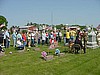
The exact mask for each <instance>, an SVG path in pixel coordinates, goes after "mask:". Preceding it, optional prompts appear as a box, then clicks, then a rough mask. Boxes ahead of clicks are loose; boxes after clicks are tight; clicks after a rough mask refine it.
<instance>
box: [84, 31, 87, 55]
mask: <svg viewBox="0 0 100 75" xmlns="http://www.w3.org/2000/svg"><path fill="white" fill-rule="evenodd" d="M87 36H88V35H87V33H86V30H83V41H84V47H83V50H84V53H86V44H87Z"/></svg>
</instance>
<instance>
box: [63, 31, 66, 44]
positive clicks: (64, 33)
mask: <svg viewBox="0 0 100 75" xmlns="http://www.w3.org/2000/svg"><path fill="white" fill-rule="evenodd" d="M63 39H64V45H66V32H65V31H64V38H63Z"/></svg>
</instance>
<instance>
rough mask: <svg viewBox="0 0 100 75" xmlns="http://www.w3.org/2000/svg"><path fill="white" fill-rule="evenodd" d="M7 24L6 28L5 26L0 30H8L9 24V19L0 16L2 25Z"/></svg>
mask: <svg viewBox="0 0 100 75" xmlns="http://www.w3.org/2000/svg"><path fill="white" fill-rule="evenodd" d="M4 23H5V26H3V27H2V28H0V30H2V29H3V30H5V29H7V24H8V21H7V19H6V18H5V17H4V16H1V15H0V25H2V24H4Z"/></svg>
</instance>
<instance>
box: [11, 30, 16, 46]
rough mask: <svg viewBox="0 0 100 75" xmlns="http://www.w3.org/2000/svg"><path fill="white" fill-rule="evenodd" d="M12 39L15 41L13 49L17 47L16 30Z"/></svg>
mask: <svg viewBox="0 0 100 75" xmlns="http://www.w3.org/2000/svg"><path fill="white" fill-rule="evenodd" d="M12 39H13V47H16V40H17V36H16V31H15V30H14V32H13V34H12Z"/></svg>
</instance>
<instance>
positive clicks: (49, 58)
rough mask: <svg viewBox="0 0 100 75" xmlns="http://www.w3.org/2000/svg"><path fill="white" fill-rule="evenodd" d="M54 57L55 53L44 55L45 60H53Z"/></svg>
mask: <svg viewBox="0 0 100 75" xmlns="http://www.w3.org/2000/svg"><path fill="white" fill-rule="evenodd" d="M52 59H53V55H48V56H46V57H44V60H46V61H48V60H52Z"/></svg>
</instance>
